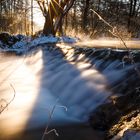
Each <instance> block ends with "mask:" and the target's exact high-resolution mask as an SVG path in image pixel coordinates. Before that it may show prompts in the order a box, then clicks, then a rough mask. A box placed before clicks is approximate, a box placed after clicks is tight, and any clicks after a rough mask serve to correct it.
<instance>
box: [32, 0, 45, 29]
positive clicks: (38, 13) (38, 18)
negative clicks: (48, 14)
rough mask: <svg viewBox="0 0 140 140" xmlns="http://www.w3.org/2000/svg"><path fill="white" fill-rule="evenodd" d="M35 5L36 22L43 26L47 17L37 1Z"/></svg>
mask: <svg viewBox="0 0 140 140" xmlns="http://www.w3.org/2000/svg"><path fill="white" fill-rule="evenodd" d="M34 7H35V8H34V22H35V24H36V25H37V26H38V27H40V28H41V27H43V25H44V21H45V19H44V17H43V15H42V12H41V10H40V9H39V6H38V4H37V2H36V1H34Z"/></svg>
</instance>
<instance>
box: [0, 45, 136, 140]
mask: <svg viewBox="0 0 140 140" xmlns="http://www.w3.org/2000/svg"><path fill="white" fill-rule="evenodd" d="M114 52H115V51H114ZM112 53H113V52H111V50H100V49H99V50H98V49H97V50H96V49H84V48H82V49H80V48H77V49H74V48H73V47H70V46H65V45H60V46H59V47H58V46H57V47H53V46H47V45H42V47H40V49H38V51H36V52H32V53H31V54H28V55H25V57H24V56H15V55H12V54H11V55H8V54H3V53H1V54H0V58H1V61H0V66H1V67H0V74H1V79H0V83H1V84H0V101H1V102H0V104H1V108H0V109H2V108H3V107H4V106H5V105H6V104H7V102H9V101H10V100H11V99H12V98H13V96H14V90H15V97H14V100H13V101H12V102H11V103H10V104H9V106H8V107H7V108H6V109H5V110H4V111H3V112H2V113H1V114H0V136H1V137H2V138H4V137H5V136H8V135H13V134H16V133H19V132H22V131H24V130H26V129H27V130H31V129H36V128H41V127H44V126H46V124H47V123H48V120H50V118H49V117H50V116H49V115H48V114H49V113H50V112H51V111H52V109H53V107H55V109H54V112H53V116H52V117H51V124H50V126H58V125H66V124H71V123H83V122H87V121H88V118H89V115H90V113H91V112H93V110H94V109H95V108H96V107H97V106H99V105H100V104H103V103H104V102H105V101H107V99H108V97H109V96H110V95H112V94H117V93H113V92H112V90H111V89H112V88H113V87H114V86H115V85H116V84H118V83H119V82H120V81H121V82H122V79H123V78H124V77H126V76H127V71H129V70H130V69H133V68H134V66H133V65H124V63H123V61H122V60H123V59H122V58H121V59H114V57H116V56H118V54H122V53H124V54H123V55H122V56H125V53H126V52H125V51H124V52H123V51H122V52H118V54H115V53H114V55H112V56H111V57H110V54H112ZM116 53H117V52H116ZM126 54H127V53H126ZM118 57H119V56H118ZM10 85H12V87H14V89H13V88H11V86H10ZM2 138H1V139H2Z"/></svg>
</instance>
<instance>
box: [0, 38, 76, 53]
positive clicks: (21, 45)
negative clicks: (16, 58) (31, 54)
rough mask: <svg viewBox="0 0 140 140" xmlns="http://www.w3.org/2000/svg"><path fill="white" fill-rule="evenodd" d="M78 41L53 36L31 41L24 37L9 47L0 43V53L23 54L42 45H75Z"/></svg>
mask: <svg viewBox="0 0 140 140" xmlns="http://www.w3.org/2000/svg"><path fill="white" fill-rule="evenodd" d="M77 41H78V39H77V38H72V37H68V36H62V37H54V36H41V37H38V38H35V39H33V40H32V39H31V37H24V38H23V39H21V40H20V41H18V42H16V43H15V44H13V45H12V46H11V47H8V46H5V44H3V43H2V42H1V41H0V48H1V49H0V51H15V52H18V53H20V52H21V53H24V52H27V51H28V50H30V49H31V48H33V47H36V46H39V45H42V44H55V43H76V42H77Z"/></svg>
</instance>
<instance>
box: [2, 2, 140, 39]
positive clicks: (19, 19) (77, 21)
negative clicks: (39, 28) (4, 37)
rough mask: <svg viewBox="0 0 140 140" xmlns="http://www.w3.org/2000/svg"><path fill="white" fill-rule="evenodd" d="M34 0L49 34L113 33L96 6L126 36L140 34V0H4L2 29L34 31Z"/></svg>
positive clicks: (44, 30)
mask: <svg viewBox="0 0 140 140" xmlns="http://www.w3.org/2000/svg"><path fill="white" fill-rule="evenodd" d="M33 1H36V2H37V3H38V5H39V7H40V10H41V11H42V15H43V16H44V18H45V23H44V28H43V33H44V34H45V35H48V34H54V35H55V34H56V33H59V34H63V33H64V31H66V30H68V28H69V29H70V30H71V29H74V30H76V32H78V31H79V32H80V31H82V32H86V33H88V34H90V36H91V37H98V36H101V35H102V36H112V35H111V34H110V33H109V30H110V28H109V27H108V26H107V25H105V24H104V23H103V22H102V21H101V20H100V19H99V17H98V16H97V15H96V14H95V13H94V12H93V11H91V9H93V10H95V11H96V12H97V13H98V14H99V15H101V16H102V17H103V18H104V19H105V20H106V21H107V22H109V23H110V24H111V25H112V26H114V27H117V28H118V29H119V31H120V32H121V34H122V35H123V36H130V37H140V0H0V30H1V31H3V30H4V31H9V32H12V33H15V32H18V33H23V32H26V34H28V33H33ZM29 9H30V10H29ZM29 11H30V13H31V15H30V16H29ZM29 18H31V19H30V20H29Z"/></svg>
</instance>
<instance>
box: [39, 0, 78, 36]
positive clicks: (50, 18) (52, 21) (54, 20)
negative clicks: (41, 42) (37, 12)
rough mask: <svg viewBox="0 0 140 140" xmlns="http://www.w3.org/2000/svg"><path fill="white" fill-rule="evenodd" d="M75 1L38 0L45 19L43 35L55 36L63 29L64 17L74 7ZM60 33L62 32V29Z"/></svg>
mask: <svg viewBox="0 0 140 140" xmlns="http://www.w3.org/2000/svg"><path fill="white" fill-rule="evenodd" d="M74 1H75V0H50V1H48V0H37V3H38V5H39V7H40V9H41V11H42V13H43V16H44V17H45V24H44V28H43V33H44V34H45V35H50V34H52V35H55V34H56V32H57V31H58V30H59V29H60V28H61V27H62V22H63V21H62V20H63V17H64V16H65V15H66V14H67V13H68V11H69V10H70V8H71V7H72V6H73V3H74ZM59 31H62V29H60V30H59Z"/></svg>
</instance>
